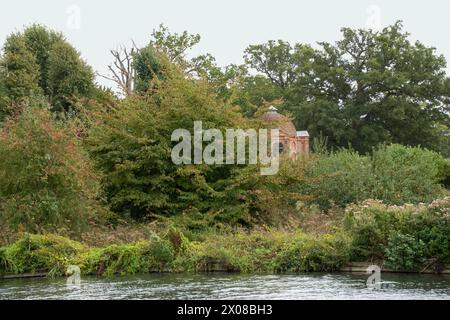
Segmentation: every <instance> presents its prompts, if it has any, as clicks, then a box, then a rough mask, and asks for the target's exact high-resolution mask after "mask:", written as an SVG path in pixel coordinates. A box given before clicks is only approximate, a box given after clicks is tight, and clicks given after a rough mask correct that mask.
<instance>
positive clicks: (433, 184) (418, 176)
mask: <svg viewBox="0 0 450 320" xmlns="http://www.w3.org/2000/svg"><path fill="white" fill-rule="evenodd" d="M447 166H448V163H447V162H446V160H445V159H444V158H442V157H441V156H440V155H439V154H437V153H435V152H433V151H429V150H426V149H421V148H419V147H406V146H401V145H396V144H393V145H389V146H385V145H382V146H380V147H378V148H377V149H374V151H373V153H372V155H371V156H361V155H359V154H357V153H356V152H354V151H351V150H340V151H337V152H334V153H331V154H321V155H320V156H319V158H318V160H317V161H313V162H312V164H311V166H310V168H309V170H308V172H307V174H308V176H309V178H310V179H311V180H310V182H308V183H307V184H306V185H305V186H304V191H305V192H306V193H309V194H310V195H312V196H313V202H314V203H316V204H318V205H319V206H320V207H321V208H322V209H325V210H327V209H329V208H331V207H333V205H338V206H340V207H345V206H346V205H348V204H350V203H357V202H360V201H363V200H366V199H379V200H383V201H384V202H385V203H388V204H403V203H420V202H428V203H429V202H431V201H432V200H433V199H436V198H438V197H440V196H442V195H443V193H444V191H443V190H444V189H443V188H442V185H441V183H442V180H443V179H444V176H445V171H446V170H447V169H446V168H447Z"/></svg>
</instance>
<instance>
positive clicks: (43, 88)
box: [0, 25, 95, 115]
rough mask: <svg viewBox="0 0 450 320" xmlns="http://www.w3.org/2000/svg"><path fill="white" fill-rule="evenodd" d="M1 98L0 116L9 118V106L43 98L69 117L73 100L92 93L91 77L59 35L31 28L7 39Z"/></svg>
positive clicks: (0, 78)
mask: <svg viewBox="0 0 450 320" xmlns="http://www.w3.org/2000/svg"><path fill="white" fill-rule="evenodd" d="M0 65H1V68H0V83H1V84H0V87H3V88H5V89H4V95H5V96H3V97H2V99H1V100H6V101H3V102H0V115H1V114H2V113H3V114H4V115H9V114H11V113H12V112H11V110H9V109H10V105H11V103H18V102H20V100H21V99H23V98H25V97H30V96H33V95H34V94H43V95H45V97H47V99H48V101H49V103H50V105H51V107H52V110H53V111H55V112H58V113H71V112H74V111H76V110H74V109H75V100H76V98H80V97H88V96H90V95H91V94H92V92H93V91H94V89H95V86H94V73H93V71H92V69H91V67H90V66H88V65H87V64H86V63H85V62H84V60H82V58H81V56H80V54H79V53H78V52H77V51H76V50H75V49H74V48H73V47H72V46H71V45H70V44H69V43H68V42H67V41H66V40H65V39H64V37H63V36H62V34H60V33H57V32H54V31H51V30H48V29H46V28H45V27H43V26H40V25H32V26H30V27H28V28H26V29H25V30H24V31H23V32H22V33H15V34H12V35H10V36H9V37H8V39H7V40H6V43H5V45H4V47H3V57H2V58H1V59H0Z"/></svg>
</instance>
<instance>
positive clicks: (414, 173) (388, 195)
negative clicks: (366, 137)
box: [371, 145, 447, 204]
mask: <svg viewBox="0 0 450 320" xmlns="http://www.w3.org/2000/svg"><path fill="white" fill-rule="evenodd" d="M446 165H447V164H446V161H445V159H444V158H442V156H440V155H439V154H438V153H436V152H433V151H429V150H426V149H422V148H419V147H406V146H401V145H390V146H381V147H379V148H378V149H376V150H374V152H373V154H372V167H373V174H374V177H375V185H374V187H373V195H372V197H371V198H374V199H380V200H383V201H385V202H386V203H390V204H403V203H419V202H431V201H432V200H434V199H436V198H437V197H439V196H441V195H442V187H441V185H440V181H441V180H442V172H443V170H444V168H445V166H446Z"/></svg>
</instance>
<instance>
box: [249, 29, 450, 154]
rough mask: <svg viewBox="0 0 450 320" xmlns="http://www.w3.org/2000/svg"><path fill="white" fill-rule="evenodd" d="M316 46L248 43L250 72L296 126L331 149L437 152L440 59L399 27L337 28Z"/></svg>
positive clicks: (443, 88) (445, 95)
mask: <svg viewBox="0 0 450 320" xmlns="http://www.w3.org/2000/svg"><path fill="white" fill-rule="evenodd" d="M342 35H343V38H342V39H341V40H340V41H338V42H336V43H335V44H330V43H319V45H320V49H317V50H315V49H312V48H311V47H309V46H305V45H299V44H298V45H295V46H290V45H288V44H286V43H283V42H278V43H275V42H273V41H272V42H269V43H268V44H266V45H261V46H251V47H250V48H249V49H248V50H247V63H248V64H249V66H250V67H252V68H254V69H256V70H257V71H259V72H261V73H263V74H265V75H266V76H267V78H268V79H269V80H270V81H271V82H272V83H273V84H275V85H277V86H278V87H279V88H280V89H281V90H282V93H281V94H282V97H283V98H284V99H285V101H286V103H285V107H286V109H287V110H289V111H290V112H291V113H292V114H293V115H294V117H295V121H296V124H297V126H298V127H299V128H302V129H308V130H309V131H310V133H311V134H312V135H313V136H315V135H319V134H320V133H323V134H324V135H326V136H328V137H329V142H330V143H331V144H332V145H333V146H344V147H346V146H348V145H349V144H350V145H352V146H353V147H354V148H356V149H357V150H358V151H361V152H367V151H369V150H371V148H372V147H373V146H375V145H377V144H379V143H382V142H395V143H402V144H406V145H422V146H424V147H428V148H431V149H434V150H440V151H441V152H443V150H442V145H443V144H444V145H445V142H444V143H443V139H444V140H445V139H447V140H446V141H447V144H448V137H446V136H445V135H444V133H443V130H442V128H445V127H448V124H449V104H448V102H449V98H450V85H449V84H450V81H449V78H448V77H447V75H446V72H445V68H446V61H445V58H444V57H443V56H441V55H437V54H436V50H435V49H434V48H429V47H426V46H425V45H423V44H422V43H420V42H415V43H411V42H410V40H409V34H408V33H406V32H404V31H403V29H402V24H401V22H397V23H395V24H394V25H392V26H390V27H387V28H385V29H383V30H382V31H381V32H373V31H367V30H354V29H349V28H344V29H342Z"/></svg>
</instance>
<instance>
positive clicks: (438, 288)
mask: <svg viewBox="0 0 450 320" xmlns="http://www.w3.org/2000/svg"><path fill="white" fill-rule="evenodd" d="M382 278H383V282H382V285H381V289H369V288H367V287H366V285H365V283H366V279H367V278H366V275H355V274H301V275H240V274H208V275H206V274H203V275H191V274H153V275H145V276H133V277H120V278H119V277H117V278H110V279H106V278H101V279H98V278H84V279H82V283H81V285H80V286H67V285H66V282H65V279H23V280H3V281H0V299H76V300H78V299H80V300H81V299H101V300H109V299H243V300H245V299H255V300H260V299H268V300H270V299H283V300H290V299H450V277H449V276H437V275H406V274H383V275H382Z"/></svg>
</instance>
